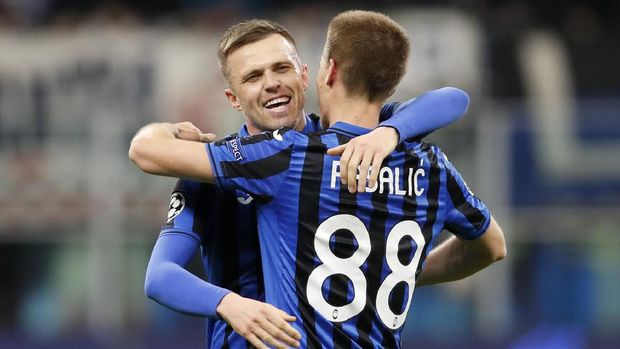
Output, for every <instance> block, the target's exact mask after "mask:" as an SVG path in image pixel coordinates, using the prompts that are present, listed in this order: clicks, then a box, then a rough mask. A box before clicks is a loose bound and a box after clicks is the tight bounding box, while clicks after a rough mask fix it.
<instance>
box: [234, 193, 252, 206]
mask: <svg viewBox="0 0 620 349" xmlns="http://www.w3.org/2000/svg"><path fill="white" fill-rule="evenodd" d="M252 200H254V198H253V197H252V196H250V195H249V194H241V193H237V201H239V203H240V204H241V205H248V204H249V203H250V202H252Z"/></svg>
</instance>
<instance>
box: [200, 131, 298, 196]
mask: <svg viewBox="0 0 620 349" xmlns="http://www.w3.org/2000/svg"><path fill="white" fill-rule="evenodd" d="M296 134H297V133H296V132H295V131H293V130H291V129H288V128H282V129H278V130H275V131H273V132H263V133H261V134H258V135H253V136H249V137H238V136H235V137H228V138H224V139H222V140H220V141H217V142H215V143H209V144H207V145H206V147H207V152H208V153H209V159H210V160H211V165H212V168H213V174H214V176H215V178H216V184H218V185H219V186H221V187H225V188H230V187H234V188H237V189H240V190H242V191H244V192H246V193H248V194H250V195H251V196H252V197H254V198H255V199H260V200H264V201H269V200H271V198H273V196H274V195H275V194H276V193H277V192H278V190H279V188H280V186H281V184H282V182H283V180H284V179H285V178H286V175H287V172H288V168H289V165H290V161H291V155H292V149H293V144H294V141H295V137H296Z"/></svg>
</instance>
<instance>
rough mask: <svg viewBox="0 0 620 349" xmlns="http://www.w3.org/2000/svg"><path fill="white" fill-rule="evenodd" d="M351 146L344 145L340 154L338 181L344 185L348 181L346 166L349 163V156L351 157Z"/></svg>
mask: <svg viewBox="0 0 620 349" xmlns="http://www.w3.org/2000/svg"><path fill="white" fill-rule="evenodd" d="M351 148H352V147H348V146H347V147H345V150H344V152H343V153H342V156H340V182H341V183H342V184H344V185H346V184H347V183H348V181H349V176H348V173H347V166H348V164H349V158H350V157H351Z"/></svg>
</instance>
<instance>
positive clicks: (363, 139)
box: [327, 127, 398, 193]
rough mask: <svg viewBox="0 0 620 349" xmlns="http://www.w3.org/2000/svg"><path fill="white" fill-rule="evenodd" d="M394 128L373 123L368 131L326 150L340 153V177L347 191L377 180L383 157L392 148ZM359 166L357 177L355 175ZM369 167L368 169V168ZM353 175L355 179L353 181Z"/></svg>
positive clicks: (352, 190)
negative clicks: (377, 125) (373, 127)
mask: <svg viewBox="0 0 620 349" xmlns="http://www.w3.org/2000/svg"><path fill="white" fill-rule="evenodd" d="M397 145H398V132H396V130H395V129H393V128H392V127H377V128H375V129H374V130H372V131H371V132H369V133H367V134H365V135H363V136H358V137H355V138H353V139H351V140H350V141H349V142H348V143H346V144H342V145H339V146H337V147H335V148H331V149H328V150H327V154H328V155H332V156H338V155H340V180H341V182H342V184H345V185H347V187H348V189H349V192H350V193H355V191H356V189H357V192H359V193H363V192H365V191H366V178H368V188H372V187H374V186H375V184H376V183H377V178H378V177H379V169H380V168H381V163H383V160H384V159H385V158H386V157H387V156H388V155H390V153H392V152H393V151H394V149H396V146H397ZM358 167H359V178H358V176H357V173H358ZM369 169H370V173H368V170H369ZM356 179H357V181H356Z"/></svg>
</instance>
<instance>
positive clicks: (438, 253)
mask: <svg viewBox="0 0 620 349" xmlns="http://www.w3.org/2000/svg"><path fill="white" fill-rule="evenodd" d="M505 256H506V244H505V241H504V235H503V233H502V230H501V228H500V227H499V225H498V224H497V222H495V220H494V219H493V218H491V224H490V225H489V228H488V229H487V231H486V232H485V233H484V234H483V235H482V236H481V237H479V238H478V239H476V240H471V241H470V240H461V239H458V238H456V237H454V236H453V237H450V238H449V239H448V240H447V241H446V242H444V243H443V244H441V245H439V246H438V247H436V248H435V249H433V250H432V251H431V253H429V255H428V257H427V258H426V262H425V266H424V269H423V270H422V273H421V274H420V276H419V278H418V280H417V282H416V286H424V285H434V284H438V283H442V282H449V281H455V280H460V279H463V278H466V277H468V276H470V275H472V274H475V273H476V272H478V271H480V270H482V269H484V268H486V267H488V266H489V265H490V264H492V263H494V262H496V261H499V260H501V259H503V258H504V257H505Z"/></svg>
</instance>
